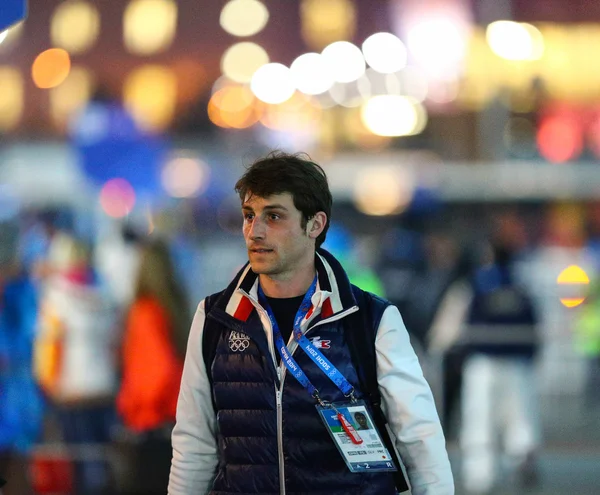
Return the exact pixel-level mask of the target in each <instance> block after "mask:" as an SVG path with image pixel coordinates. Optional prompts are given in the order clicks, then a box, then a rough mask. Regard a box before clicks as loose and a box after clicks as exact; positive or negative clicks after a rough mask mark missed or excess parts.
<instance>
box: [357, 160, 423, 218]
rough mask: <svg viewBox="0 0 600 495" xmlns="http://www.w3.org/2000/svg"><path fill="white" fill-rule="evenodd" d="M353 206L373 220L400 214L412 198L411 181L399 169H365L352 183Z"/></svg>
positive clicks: (412, 182) (412, 186)
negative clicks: (374, 217)
mask: <svg viewBox="0 0 600 495" xmlns="http://www.w3.org/2000/svg"><path fill="white" fill-rule="evenodd" d="M354 184H355V185H354V204H355V205H356V207H357V208H358V210H359V211H361V212H363V213H365V214H367V215H374V216H382V215H393V214H398V213H401V212H402V211H403V210H404V209H405V208H406V206H407V205H408V204H410V202H411V200H412V197H413V195H414V187H415V186H414V178H412V177H411V176H410V175H409V174H408V173H404V171H402V170H400V169H393V168H391V167H366V168H365V169H364V170H361V171H360V172H359V173H358V175H357V176H356V178H355V181H354Z"/></svg>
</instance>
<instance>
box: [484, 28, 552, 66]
mask: <svg viewBox="0 0 600 495" xmlns="http://www.w3.org/2000/svg"><path fill="white" fill-rule="evenodd" d="M486 39H487V42H488V44H489V46H490V48H491V49H492V51H493V52H494V53H495V54H496V55H498V56H499V57H501V58H505V59H507V60H538V59H540V58H541V57H542V55H543V54H544V37H543V36H542V33H541V32H540V31H539V29H537V28H536V27H535V26H532V25H531V24H528V23H525V22H514V21H496V22H492V23H491V24H489V25H488V27H487V29H486Z"/></svg>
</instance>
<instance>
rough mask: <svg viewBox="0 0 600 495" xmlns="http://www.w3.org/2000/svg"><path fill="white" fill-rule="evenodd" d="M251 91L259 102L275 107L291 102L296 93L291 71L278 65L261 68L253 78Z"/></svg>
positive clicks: (267, 65) (273, 64)
mask: <svg viewBox="0 0 600 495" xmlns="http://www.w3.org/2000/svg"><path fill="white" fill-rule="evenodd" d="M250 89H252V92H253V93H254V95H255V96H256V97H257V98H258V99H259V100H261V101H264V102H265V103H270V104H273V105H277V104H279V103H283V102H284V101H287V100H289V99H290V98H291V97H292V95H293V94H294V92H295V91H296V88H295V86H294V82H293V80H292V75H291V72H290V69H289V68H288V67H286V66H285V65H283V64H278V63H271V64H265V65H263V66H262V67H260V68H259V69H258V70H257V71H256V72H255V73H254V75H253V76H252V81H251V82H250Z"/></svg>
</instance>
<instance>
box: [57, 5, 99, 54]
mask: <svg viewBox="0 0 600 495" xmlns="http://www.w3.org/2000/svg"><path fill="white" fill-rule="evenodd" d="M99 32H100V13H99V12H98V9H97V7H96V6H94V5H93V4H91V3H89V2H84V1H80V0H69V1H66V2H63V3H61V4H59V5H58V7H56V10H55V11H54V15H53V16H52V20H51V24H50V39H51V40H52V43H53V44H54V45H56V46H57V47H60V48H64V49H65V50H67V51H68V52H69V53H71V54H76V53H82V52H85V51H86V50H88V49H89V48H90V47H91V46H92V45H93V44H94V43H95V42H96V40H97V38H98V33H99Z"/></svg>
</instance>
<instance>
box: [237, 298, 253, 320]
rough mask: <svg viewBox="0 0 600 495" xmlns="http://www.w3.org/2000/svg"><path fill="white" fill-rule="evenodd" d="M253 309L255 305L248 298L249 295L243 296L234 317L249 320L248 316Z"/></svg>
mask: <svg viewBox="0 0 600 495" xmlns="http://www.w3.org/2000/svg"><path fill="white" fill-rule="evenodd" d="M253 309H254V305H253V304H252V302H251V301H250V299H248V298H247V297H242V300H241V301H240V304H239V305H238V307H237V309H236V310H235V313H234V315H233V317H234V318H235V319H237V320H240V321H248V317H249V316H250V313H252V310H253Z"/></svg>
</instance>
